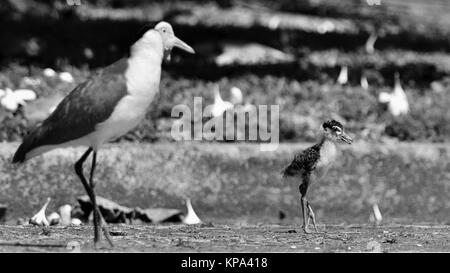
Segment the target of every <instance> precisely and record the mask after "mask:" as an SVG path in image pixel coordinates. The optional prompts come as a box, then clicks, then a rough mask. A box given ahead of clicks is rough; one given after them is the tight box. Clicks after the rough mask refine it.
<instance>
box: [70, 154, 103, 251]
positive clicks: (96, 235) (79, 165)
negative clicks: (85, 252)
mask: <svg viewBox="0 0 450 273" xmlns="http://www.w3.org/2000/svg"><path fill="white" fill-rule="evenodd" d="M92 151H93V150H92V148H89V149H88V150H87V151H86V152H85V153H84V154H83V155H82V156H81V157H80V159H79V160H78V161H77V162H76V163H75V173H76V174H77V175H78V177H79V178H80V180H81V183H83V186H84V189H85V190H86V193H87V194H88V196H89V199H91V202H92V203H93V204H94V203H95V195H94V191H93V190H92V188H91V187H90V186H89V184H88V182H87V181H86V178H85V177H84V174H83V163H84V161H86V159H87V157H88V156H89V154H90V153H91V152H92ZM93 213H94V243H95V244H97V242H98V241H99V239H100V238H99V235H100V234H99V232H98V231H99V230H98V229H97V225H96V224H97V222H96V213H95V207H93Z"/></svg>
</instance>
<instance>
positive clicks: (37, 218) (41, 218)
mask: <svg viewBox="0 0 450 273" xmlns="http://www.w3.org/2000/svg"><path fill="white" fill-rule="evenodd" d="M49 203H50V197H49V198H47V202H45V204H44V206H43V207H42V208H41V210H39V212H38V213H36V214H35V215H34V216H33V217H31V219H30V221H29V223H30V224H32V225H35V226H49V225H50V223H49V222H48V220H47V218H46V217H45V210H46V209H47V206H48V204H49Z"/></svg>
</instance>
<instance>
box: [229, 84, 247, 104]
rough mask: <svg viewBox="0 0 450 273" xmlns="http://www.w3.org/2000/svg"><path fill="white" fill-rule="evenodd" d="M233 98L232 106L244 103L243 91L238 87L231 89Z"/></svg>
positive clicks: (231, 99)
mask: <svg viewBox="0 0 450 273" xmlns="http://www.w3.org/2000/svg"><path fill="white" fill-rule="evenodd" d="M230 94H231V98H230V101H231V103H232V104H234V105H236V104H241V103H242V102H243V101H244V96H243V95H242V91H241V89H239V88H238V87H236V86H233V87H231V89H230Z"/></svg>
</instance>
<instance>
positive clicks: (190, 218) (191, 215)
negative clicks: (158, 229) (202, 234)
mask: <svg viewBox="0 0 450 273" xmlns="http://www.w3.org/2000/svg"><path fill="white" fill-rule="evenodd" d="M186 208H187V214H186V216H185V217H184V218H183V224H186V225H195V224H200V223H201V222H202V220H200V218H198V216H197V214H196V213H195V211H194V208H192V204H191V199H189V198H186Z"/></svg>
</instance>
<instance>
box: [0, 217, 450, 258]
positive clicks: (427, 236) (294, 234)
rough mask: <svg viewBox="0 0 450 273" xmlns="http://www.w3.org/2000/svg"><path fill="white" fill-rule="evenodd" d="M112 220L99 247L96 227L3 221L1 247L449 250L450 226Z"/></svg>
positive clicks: (2, 249) (43, 249)
mask: <svg viewBox="0 0 450 273" xmlns="http://www.w3.org/2000/svg"><path fill="white" fill-rule="evenodd" d="M320 230H321V231H325V233H319V234H304V233H303V232H301V230H300V229H299V227H298V226H285V225H223V224H220V225H218V224H201V225H198V226H185V225H125V224H120V225H111V226H110V233H111V234H112V235H113V237H112V238H113V241H114V244H115V247H114V248H113V249H111V248H109V247H108V246H107V244H106V242H103V243H102V244H100V245H99V246H98V247H97V249H95V248H94V246H93V243H92V241H91V240H92V238H93V229H92V226H89V225H85V226H79V227H50V228H39V227H33V226H10V225H0V252H94V251H99V252H450V226H444V225H440V226H437V225H435V226H430V225H381V226H378V227H375V226H369V225H350V226H336V225H334V226H331V225H327V226H321V227H320Z"/></svg>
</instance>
